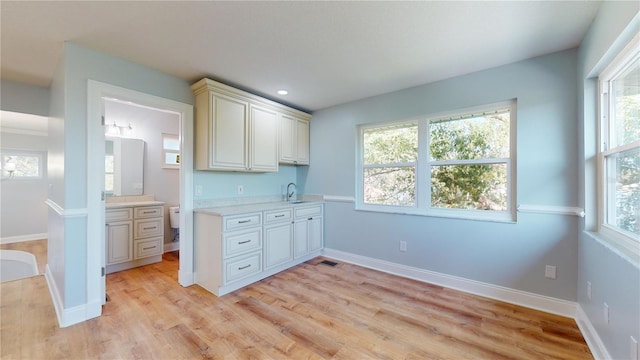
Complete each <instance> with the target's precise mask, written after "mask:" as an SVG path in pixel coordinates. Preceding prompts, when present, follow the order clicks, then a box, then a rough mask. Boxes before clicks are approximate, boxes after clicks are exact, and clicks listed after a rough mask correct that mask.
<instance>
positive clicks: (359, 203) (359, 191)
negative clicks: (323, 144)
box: [355, 99, 517, 222]
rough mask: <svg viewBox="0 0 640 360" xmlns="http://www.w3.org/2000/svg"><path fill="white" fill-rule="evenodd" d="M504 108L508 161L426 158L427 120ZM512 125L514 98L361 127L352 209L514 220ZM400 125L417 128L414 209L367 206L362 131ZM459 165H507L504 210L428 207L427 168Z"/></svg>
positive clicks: (515, 104)
mask: <svg viewBox="0 0 640 360" xmlns="http://www.w3.org/2000/svg"><path fill="white" fill-rule="evenodd" d="M505 108H508V109H509V111H510V117H509V118H510V124H509V136H510V139H509V145H510V146H509V152H510V154H509V158H501V159H477V160H451V161H446V162H443V161H438V162H430V161H429V159H430V155H429V124H430V122H431V121H436V120H442V119H443V118H448V117H451V118H455V117H457V116H460V115H467V114H474V115H475V114H482V113H490V112H493V111H495V110H497V109H505ZM516 123H517V101H516V99H512V100H508V101H502V102H498V103H492V104H487V105H482V106H477V107H469V108H464V109H457V110H454V111H448V112H444V113H439V114H432V115H427V116H422V117H420V118H417V119H409V120H403V121H394V122H385V123H376V124H363V125H359V126H358V128H357V132H356V133H357V137H358V138H357V151H356V204H355V208H356V210H363V211H375V212H386V213H399V214H410V215H423V216H435V217H447V218H459V219H469V220H486V221H498V222H515V221H516V148H517V147H516ZM403 124H417V125H418V161H417V164H416V185H415V186H416V189H415V196H416V203H415V206H394V205H378V204H367V203H365V202H364V169H365V168H366V166H365V165H364V143H363V142H364V132H365V131H366V130H370V129H376V128H385V127H390V126H394V125H395V126H399V125H403ZM445 163H446V164H449V163H450V165H460V164H487V163H491V164H494V163H504V164H506V165H507V190H506V191H507V209H506V210H504V211H497V210H467V209H445V208H434V207H431V172H430V167H431V165H444V164H445ZM391 165H393V164H391Z"/></svg>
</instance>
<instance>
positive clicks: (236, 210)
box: [193, 200, 324, 216]
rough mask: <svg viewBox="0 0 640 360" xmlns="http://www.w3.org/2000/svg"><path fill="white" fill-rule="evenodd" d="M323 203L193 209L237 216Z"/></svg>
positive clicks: (270, 203) (282, 203) (212, 213)
mask: <svg viewBox="0 0 640 360" xmlns="http://www.w3.org/2000/svg"><path fill="white" fill-rule="evenodd" d="M323 203H324V202H323V201H321V200H318V201H316V200H312V201H303V202H299V203H291V202H287V201H277V202H266V203H257V204H242V205H229V206H217V207H209V208H200V209H193V211H194V212H198V213H203V214H210V215H217V216H227V215H237V214H246V213H252V212H260V211H269V210H278V209H284V208H293V207H304V206H310V205H320V204H323Z"/></svg>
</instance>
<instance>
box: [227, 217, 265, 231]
mask: <svg viewBox="0 0 640 360" xmlns="http://www.w3.org/2000/svg"><path fill="white" fill-rule="evenodd" d="M256 225H262V213H256V214H245V215H240V216H232V217H225V219H224V229H225V230H235V229H244V228H248V227H252V226H256Z"/></svg>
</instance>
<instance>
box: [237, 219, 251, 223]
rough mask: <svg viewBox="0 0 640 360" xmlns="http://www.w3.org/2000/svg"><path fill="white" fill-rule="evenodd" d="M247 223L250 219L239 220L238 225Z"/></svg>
mask: <svg viewBox="0 0 640 360" xmlns="http://www.w3.org/2000/svg"><path fill="white" fill-rule="evenodd" d="M248 222H251V219H248V220H240V221H238V224H246V223H248Z"/></svg>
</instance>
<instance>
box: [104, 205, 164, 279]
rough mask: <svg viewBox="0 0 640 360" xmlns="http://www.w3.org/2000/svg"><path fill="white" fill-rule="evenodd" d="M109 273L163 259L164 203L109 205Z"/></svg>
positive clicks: (107, 260) (107, 248) (106, 214)
mask: <svg viewBox="0 0 640 360" xmlns="http://www.w3.org/2000/svg"><path fill="white" fill-rule="evenodd" d="M105 219H106V235H105V245H106V257H107V259H106V265H107V268H106V273H107V274H109V273H112V272H116V271H121V270H126V269H131V268H134V267H138V266H143V265H148V264H152V263H155V262H160V261H162V247H163V243H164V211H163V206H141V207H120V208H116V209H107V210H106V213H105Z"/></svg>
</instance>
